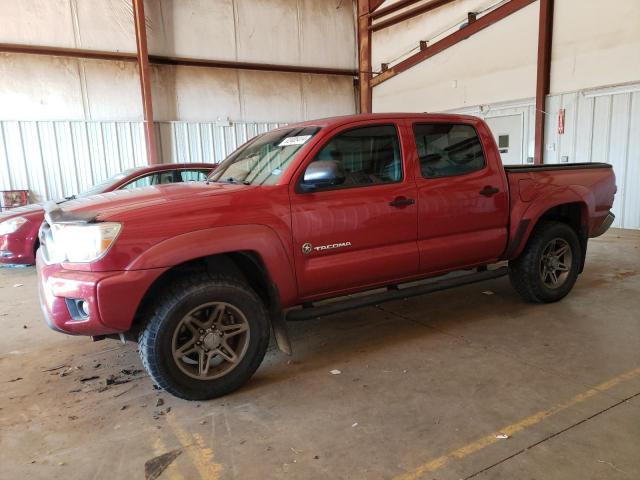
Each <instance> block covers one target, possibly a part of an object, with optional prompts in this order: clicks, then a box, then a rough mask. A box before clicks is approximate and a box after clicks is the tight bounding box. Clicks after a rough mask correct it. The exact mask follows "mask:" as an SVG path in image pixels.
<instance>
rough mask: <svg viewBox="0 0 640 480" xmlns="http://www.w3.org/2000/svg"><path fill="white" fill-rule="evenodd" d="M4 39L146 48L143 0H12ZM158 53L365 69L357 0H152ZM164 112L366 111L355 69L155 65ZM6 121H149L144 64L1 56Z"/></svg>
mask: <svg viewBox="0 0 640 480" xmlns="http://www.w3.org/2000/svg"><path fill="white" fill-rule="evenodd" d="M0 11H2V15H1V16H0V42H2V43H13V44H27V45H45V46H53V47H66V48H82V49H88V50H99V51H109V52H135V50H136V42H135V31H134V25H133V13H132V2H131V0H46V1H43V0H20V1H19V2H16V1H15V0H0ZM145 11H146V15H147V18H146V25H147V34H148V44H149V53H150V54H152V55H165V56H174V57H188V58H197V59H207V60H222V61H239V62H255V63H262V64H284V65H292V66H306V67H324V68H337V69H351V70H355V68H356V54H357V52H356V46H355V26H354V7H353V4H352V2H351V1H345V0H323V1H315V0H263V1H256V0H148V1H146V2H145ZM152 91H153V97H154V99H153V100H154V110H155V112H154V113H155V119H156V120H160V121H174V120H180V121H191V122H200V121H214V120H216V119H218V118H224V119H229V120H231V121H234V122H292V121H298V120H304V119H308V118H314V117H319V116H327V115H339V114H348V113H353V112H354V111H355V95H354V87H353V79H352V77H350V76H336V75H308V74H297V73H275V72H266V71H249V70H234V69H221V68H203V67H185V66H179V67H174V66H153V76H152ZM0 105H2V109H1V110H0V119H2V120H100V121H103V120H105V121H121V120H125V121H134V120H140V119H142V105H141V99H140V85H139V79H138V74H137V67H136V65H135V64H134V63H128V62H114V61H98V60H82V59H74V58H60V57H47V56H34V55H24V54H6V53H5V54H0Z"/></svg>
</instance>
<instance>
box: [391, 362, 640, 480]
mask: <svg viewBox="0 0 640 480" xmlns="http://www.w3.org/2000/svg"><path fill="white" fill-rule="evenodd" d="M639 376H640V368H636V369H635V370H631V371H629V372H627V373H623V374H622V375H618V376H617V377H615V378H612V379H611V380H608V381H606V382H604V383H601V384H600V385H597V386H595V387H593V388H590V389H589V390H587V391H585V392H582V393H580V394H578V395H576V396H575V397H573V398H572V399H570V400H568V401H567V402H564V403H559V404H557V405H555V406H553V407H551V408H549V409H548V410H542V411H540V412H538V413H534V414H533V415H531V416H529V417H527V418H524V419H522V420H520V421H518V422H516V423H512V424H511V425H507V426H505V427H503V428H501V429H499V430H498V431H496V432H493V433H490V434H489V435H487V436H485V437H482V438H479V439H478V440H475V441H474V442H471V443H469V444H467V445H464V446H463V447H460V448H457V449H456V450H452V451H451V452H449V453H447V454H445V455H442V456H440V457H437V458H434V459H432V460H429V461H428V462H426V463H423V464H422V465H420V466H419V467H418V468H416V469H415V470H413V471H411V472H407V473H405V474H403V475H399V476H397V477H395V479H394V480H417V479H419V478H420V477H422V476H423V475H425V474H426V473H430V472H433V471H435V470H438V469H439V468H442V467H443V466H445V465H446V464H447V463H449V462H451V461H452V460H456V459H461V458H464V457H466V456H467V455H470V454H472V453H474V452H477V451H478V450H482V449H483V448H485V447H488V446H489V445H492V444H494V443H496V442H498V441H499V439H497V438H496V436H497V435H499V434H504V435H509V436H512V435H514V434H515V433H517V432H520V431H522V430H524V429H526V428H528V427H531V426H533V425H536V424H538V423H540V422H541V421H542V420H544V419H545V418H548V417H550V416H552V415H555V414H557V413H559V412H562V411H563V410H567V409H569V408H570V407H573V406H574V405H577V404H579V403H582V402H584V401H585V400H587V399H589V398H591V397H594V396H596V395H598V394H599V393H601V392H605V391H607V390H609V389H611V388H613V387H615V386H616V385H618V384H620V383H622V382H626V381H628V380H631V379H633V378H636V377H639Z"/></svg>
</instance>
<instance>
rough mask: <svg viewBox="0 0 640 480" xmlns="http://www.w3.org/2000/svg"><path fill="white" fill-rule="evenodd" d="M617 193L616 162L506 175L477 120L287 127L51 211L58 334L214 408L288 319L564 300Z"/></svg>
mask: <svg viewBox="0 0 640 480" xmlns="http://www.w3.org/2000/svg"><path fill="white" fill-rule="evenodd" d="M615 192H616V186H615V177H614V174H613V171H612V169H611V166H610V165H607V164H602V163H589V164H566V165H544V166H513V167H503V166H502V163H501V161H500V155H499V152H498V149H497V147H496V144H495V142H494V140H493V137H492V136H491V133H490V131H489V129H488V127H487V125H486V124H485V123H484V122H483V121H481V120H479V119H477V118H474V117H469V116H459V115H430V114H374V115H355V116H346V117H338V118H330V119H324V120H317V121H310V122H305V123H300V124H296V125H290V126H287V127H283V128H279V129H277V130H273V131H271V132H268V133H265V134H263V135H261V136H258V137H256V138H254V139H252V140H251V141H249V142H248V143H246V144H245V145H243V146H242V147H240V148H239V149H238V150H236V151H235V152H234V153H233V154H231V155H230V156H229V157H228V158H227V159H226V160H225V161H224V162H223V163H222V164H221V165H220V167H218V169H217V170H216V171H215V172H213V173H212V175H211V176H210V177H209V180H208V182H202V183H193V184H175V185H162V186H154V187H147V188H141V189H136V190H131V191H122V192H112V193H107V194H105V195H101V196H100V198H95V199H91V198H88V199H82V200H76V201H70V202H67V203H65V204H64V205H62V206H58V205H56V204H51V205H49V206H48V207H47V213H46V222H45V223H44V224H43V226H42V228H41V230H40V243H41V248H40V249H39V251H38V258H37V266H38V272H39V289H40V297H41V304H42V310H43V312H44V314H45V317H46V320H47V322H48V324H49V325H50V326H51V327H52V328H53V329H55V330H59V331H61V332H65V333H68V334H74V335H90V336H93V337H97V338H104V337H105V336H120V338H122V339H133V340H137V341H138V342H139V351H140V356H141V358H142V363H143V364H144V366H145V368H146V369H147V371H148V372H149V374H150V376H151V377H152V379H153V380H154V381H155V382H156V383H157V384H158V385H159V386H160V387H162V388H164V389H165V390H167V391H168V392H170V393H172V394H174V395H176V396H179V397H182V398H187V399H206V398H213V397H217V396H220V395H224V394H226V393H229V392H231V391H233V390H235V389H237V388H238V387H240V386H241V385H243V384H244V383H245V382H246V381H247V380H248V379H249V378H250V377H251V376H252V375H253V373H254V372H255V371H256V369H257V368H258V366H259V365H260V363H261V361H262V359H263V357H264V355H265V352H266V350H267V346H268V343H269V337H270V332H271V331H272V330H273V332H274V335H275V338H276V342H277V344H278V346H279V347H280V348H281V349H282V350H284V351H286V352H289V351H290V346H289V340H288V337H287V331H286V320H299V319H305V318H311V317H318V316H322V315H327V314H330V313H334V312H337V311H341V310H345V309H348V308H354V307H358V306H362V305H366V304H371V303H374V302H375V303H379V302H381V301H385V300H391V299H395V298H403V297H408V296H411V295H417V294H422V293H426V292H430V291H434V290H439V289H444V288H449V287H453V286H456V285H461V284H465V283H471V282H476V281H480V280H486V279H489V278H495V277H497V276H500V275H504V274H506V273H508V274H509V276H510V279H511V282H512V284H513V286H514V287H515V290H516V291H517V292H518V293H519V294H520V295H521V296H522V297H524V299H525V300H527V301H530V302H553V301H557V300H559V299H561V298H563V297H564V296H565V295H567V293H569V291H570V290H571V288H572V287H573V285H574V283H575V282H576V279H577V277H578V274H579V273H580V272H581V271H582V269H583V266H584V261H585V254H586V248H587V240H588V238H590V237H595V236H598V235H600V234H602V233H603V232H604V231H606V230H607V228H609V226H610V225H611V222H612V221H613V214H611V212H610V209H611V207H612V204H613V199H614V195H615ZM503 261H508V267H505V266H500V264H499V262H503ZM496 264H498V265H496ZM454 271H459V272H457V273H455V274H452V275H446V276H443V274H446V273H450V272H454ZM437 276H440V278H439V279H434V278H431V277H437ZM425 279H426V280H425ZM418 280H420V282H417V283H416V281H418ZM409 282H411V283H409ZM369 290H371V291H374V290H375V292H373V293H371V294H370V295H366V294H363V295H357V296H349V294H352V293H356V292H366V291H369Z"/></svg>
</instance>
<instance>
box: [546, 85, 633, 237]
mask: <svg viewBox="0 0 640 480" xmlns="http://www.w3.org/2000/svg"><path fill="white" fill-rule="evenodd" d="M561 108H564V109H565V133H564V134H562V135H560V134H558V111H559V110H560V109H561ZM546 119H547V124H546V128H545V131H546V138H545V144H546V147H547V148H546V150H545V163H562V162H570V163H574V162H606V163H610V164H611V165H613V169H614V171H615V174H616V183H617V185H618V193H617V194H616V201H615V203H614V206H613V212H614V213H615V215H616V221H615V223H614V224H613V226H615V227H621V228H634V229H640V84H637V85H625V86H621V87H610V88H602V89H595V90H588V91H581V92H571V93H565V94H561V95H552V96H550V97H548V99H547V116H546Z"/></svg>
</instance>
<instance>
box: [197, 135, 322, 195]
mask: <svg viewBox="0 0 640 480" xmlns="http://www.w3.org/2000/svg"><path fill="white" fill-rule="evenodd" d="M319 130H320V127H302V128H290V129H285V130H282V129H279V130H274V131H272V132H267V133H265V134H262V135H260V136H258V137H256V138H255V139H253V140H251V141H250V142H249V143H247V144H246V145H245V146H243V147H240V148H239V149H238V150H236V151H235V152H234V153H232V154H231V155H230V156H229V157H227V159H226V160H225V161H224V162H222V163H221V164H220V166H219V167H218V168H217V169H216V170H215V171H214V172H213V173H212V174H211V176H210V177H209V180H210V181H214V182H229V183H243V184H245V185H275V184H276V183H277V182H278V179H279V178H280V176H281V175H282V173H283V172H285V171H286V169H287V168H289V166H290V165H291V163H292V162H293V159H294V158H295V156H296V153H298V150H300V149H301V148H302V147H303V146H304V145H305V144H306V143H307V142H308V141H309V140H310V139H311V138H312V137H313V136H314V135H315V134H316V133H318V131H319Z"/></svg>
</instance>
